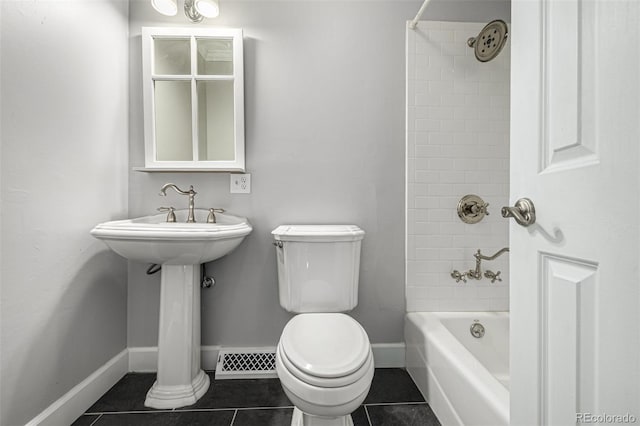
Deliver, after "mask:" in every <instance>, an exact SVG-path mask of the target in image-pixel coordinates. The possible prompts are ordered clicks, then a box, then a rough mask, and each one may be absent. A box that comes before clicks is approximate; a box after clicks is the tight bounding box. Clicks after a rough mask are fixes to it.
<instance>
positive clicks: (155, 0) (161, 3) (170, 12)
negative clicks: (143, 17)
mask: <svg viewBox="0 0 640 426" xmlns="http://www.w3.org/2000/svg"><path fill="white" fill-rule="evenodd" d="M151 6H153V8H154V9H155V10H156V11H158V12H159V13H162V14H163V15H166V16H175V14H176V13H178V3H177V0H151Z"/></svg>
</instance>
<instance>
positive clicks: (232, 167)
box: [142, 28, 245, 171]
mask: <svg viewBox="0 0 640 426" xmlns="http://www.w3.org/2000/svg"><path fill="white" fill-rule="evenodd" d="M142 53H143V79H144V119H145V167H144V169H143V170H145V171H167V170H187V171H207V170H210V171H244V170H245V165H244V164H245V162H244V90H243V88H244V81H243V63H242V30H240V29H194V28H143V29H142Z"/></svg>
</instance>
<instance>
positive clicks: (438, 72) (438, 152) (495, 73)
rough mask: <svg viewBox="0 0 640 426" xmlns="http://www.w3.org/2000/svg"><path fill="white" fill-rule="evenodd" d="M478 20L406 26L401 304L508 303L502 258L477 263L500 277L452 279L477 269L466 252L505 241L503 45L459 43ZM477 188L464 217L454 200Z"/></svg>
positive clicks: (476, 307) (425, 307)
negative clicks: (475, 202) (481, 203)
mask: <svg viewBox="0 0 640 426" xmlns="http://www.w3.org/2000/svg"><path fill="white" fill-rule="evenodd" d="M484 25H485V23H458V22H432V21H428V22H427V21H424V22H420V23H419V25H418V27H417V28H416V30H415V31H414V30H407V162H408V163H407V265H406V267H407V271H406V272H407V273H406V277H407V282H406V286H407V288H406V297H407V310H408V311H409V312H411V311H491V310H508V309H509V278H508V277H509V260H508V256H507V255H503V256H501V257H500V258H498V259H496V260H495V261H492V262H483V270H484V269H491V270H493V271H497V270H500V271H502V274H501V276H502V277H503V281H502V282H497V281H496V283H495V284H491V283H490V281H489V280H487V279H486V278H483V279H482V280H480V281H475V280H469V281H468V282H467V283H466V284H464V283H462V282H460V283H456V282H455V280H453V279H452V278H451V277H450V273H451V271H452V270H454V269H458V270H460V271H461V272H462V271H466V270H468V269H472V268H474V267H475V259H474V257H473V254H474V253H475V252H476V250H477V249H481V250H482V253H483V254H487V255H491V254H493V253H494V252H496V251H497V250H499V249H500V248H502V247H505V246H507V245H508V244H509V235H508V221H507V220H506V219H503V218H502V217H501V216H500V208H501V207H502V206H504V205H507V204H508V202H509V62H510V61H509V42H507V45H506V46H505V48H504V49H503V51H502V52H501V53H500V55H499V56H498V57H497V58H496V59H494V60H493V61H490V62H487V63H481V62H479V61H477V60H476V59H475V57H474V54H473V49H471V48H469V47H468V46H467V44H466V43H467V39H468V38H469V37H475V36H476V35H477V34H478V32H479V31H480V30H481V29H482V27H483V26H484ZM466 194H477V195H479V196H480V197H482V198H483V199H484V200H485V201H486V202H488V203H489V204H490V206H489V213H490V215H489V216H486V217H485V218H484V219H483V220H482V221H481V222H480V223H478V224H475V225H468V224H465V223H463V222H462V221H461V220H460V219H459V218H458V215H457V213H456V206H457V204H458V201H459V200H460V198H461V197H463V196H464V195H466Z"/></svg>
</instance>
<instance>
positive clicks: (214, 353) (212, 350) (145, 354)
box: [129, 346, 220, 373]
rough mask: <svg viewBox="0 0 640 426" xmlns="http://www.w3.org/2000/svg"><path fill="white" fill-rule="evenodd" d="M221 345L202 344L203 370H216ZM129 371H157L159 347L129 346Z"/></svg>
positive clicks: (201, 360)
mask: <svg viewBox="0 0 640 426" xmlns="http://www.w3.org/2000/svg"><path fill="white" fill-rule="evenodd" d="M219 351H220V346H202V347H201V348H200V363H201V365H202V369H203V370H215V369H216V364H217V363H218V352H219ZM129 371H130V372H135V373H155V372H156V371H158V347H157V346H146V347H137V348H129Z"/></svg>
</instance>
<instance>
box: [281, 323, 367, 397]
mask: <svg viewBox="0 0 640 426" xmlns="http://www.w3.org/2000/svg"><path fill="white" fill-rule="evenodd" d="M277 356H278V357H279V358H280V360H281V362H282V364H283V366H284V367H285V368H286V369H287V371H288V372H289V373H290V374H292V375H293V376H295V377H296V378H297V379H299V380H301V381H302V382H304V383H308V384H309V385H313V386H318V387H323V388H337V387H343V386H348V385H350V384H352V383H355V382H357V381H358V380H360V379H361V378H362V376H364V375H365V374H366V372H367V370H368V367H369V364H371V365H372V364H373V355H372V353H371V346H370V344H369V338H368V336H367V333H366V332H365V331H364V329H363V328H362V326H361V325H360V324H359V323H358V322H357V321H356V320H354V319H353V318H351V317H349V316H348V315H345V314H340V313H313V314H300V315H297V316H295V317H294V318H293V319H291V320H290V321H289V323H287V325H286V326H285V328H284V330H283V331H282V336H281V338H280V343H279V344H278V349H277Z"/></svg>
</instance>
